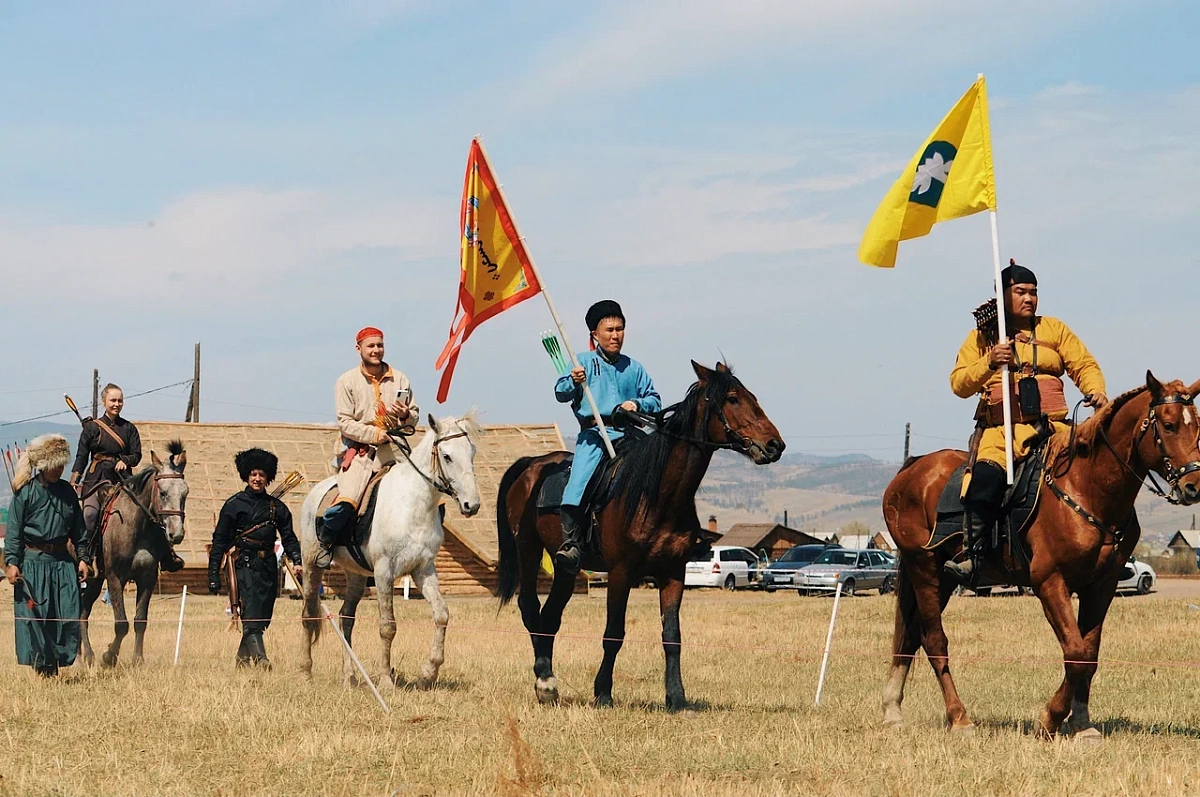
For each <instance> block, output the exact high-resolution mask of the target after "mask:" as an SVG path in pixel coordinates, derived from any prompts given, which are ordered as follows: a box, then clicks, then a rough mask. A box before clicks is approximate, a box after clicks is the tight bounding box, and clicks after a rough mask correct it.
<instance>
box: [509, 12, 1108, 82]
mask: <svg viewBox="0 0 1200 797" xmlns="http://www.w3.org/2000/svg"><path fill="white" fill-rule="evenodd" d="M1113 2H1118V0H1109V2H1103V3H1102V2H1093V3H1088V2H1083V0H1011V1H1010V2H1008V3H1006V4H1005V8H1004V11H1003V13H1000V12H998V11H997V10H996V9H995V8H993V7H991V6H971V5H969V4H968V5H963V4H962V3H961V2H958V0H890V1H889V2H886V3H880V2H878V0H840V2H827V1H826V0H623V1H622V2H614V3H610V4H609V5H608V6H607V8H604V7H602V9H603V10H602V11H601V12H600V13H601V20H602V21H601V22H600V24H599V25H598V26H597V28H596V29H594V30H591V31H587V32H580V31H572V32H571V33H570V34H569V35H568V36H566V37H565V38H564V39H563V40H562V41H560V42H558V43H557V44H555V45H553V46H552V47H551V48H550V49H549V51H548V52H547V54H546V55H545V57H543V58H542V59H540V60H541V62H542V63H544V64H545V66H544V67H543V68H542V69H541V70H540V71H539V72H537V73H536V74H534V75H532V76H531V77H530V78H529V79H528V80H527V81H526V82H525V84H524V85H523V86H521V87H520V88H519V89H518V90H517V91H516V97H517V100H518V101H520V102H523V103H530V104H534V103H539V102H549V101H550V100H553V99H555V98H558V97H560V96H561V95H563V94H568V93H571V94H579V93H586V92H591V91H597V90H622V89H631V88H639V87H642V86H646V85H650V84H653V83H656V82H658V81H660V80H662V79H665V78H670V77H673V76H676V75H679V74H684V73H687V72H689V71H692V70H696V69H700V68H706V67H711V66H713V65H716V64H720V63H723V62H726V61H728V60H731V59H733V58H734V57H736V56H738V55H740V54H743V53H746V52H748V51H753V52H754V53H756V54H757V55H758V56H760V57H761V56H762V55H764V54H767V53H789V54H793V55H797V56H800V57H803V56H804V54H805V52H806V48H820V52H827V50H828V49H829V48H831V47H832V48H834V49H836V50H841V51H845V52H847V53H876V54H878V53H884V52H887V53H892V54H894V55H895V57H897V58H903V59H904V62H905V63H906V64H907V65H909V66H912V65H913V64H914V63H917V62H923V61H928V60H929V59H937V60H936V63H938V64H940V65H941V66H942V67H943V68H944V66H945V64H946V59H947V58H948V57H956V58H959V59H961V60H970V61H971V62H972V63H977V62H978V59H979V58H983V57H985V56H986V55H987V54H988V53H990V52H991V51H992V50H993V49H994V48H996V47H997V46H998V45H999V44H1000V43H1001V42H1002V41H1005V40H1007V38H1008V37H1011V36H1013V35H1018V34H1019V35H1020V36H1021V37H1022V40H1025V41H1027V40H1028V39H1029V38H1030V36H1031V35H1037V36H1042V37H1045V36H1049V35H1051V34H1052V33H1053V32H1054V31H1055V30H1057V29H1058V27H1059V26H1060V25H1078V24H1079V21H1080V19H1081V15H1091V14H1095V13H1100V12H1102V11H1103V6H1105V5H1110V4H1112V3H1113ZM952 42H954V43H957V42H961V43H962V45H961V46H958V45H955V46H953V47H949V48H948V47H947V46H946V45H947V44H948V43H952ZM823 66H824V64H823Z"/></svg>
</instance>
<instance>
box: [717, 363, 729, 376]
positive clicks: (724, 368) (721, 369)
mask: <svg viewBox="0 0 1200 797" xmlns="http://www.w3.org/2000/svg"><path fill="white" fill-rule="evenodd" d="M717 373H718V374H727V373H729V366H728V365H726V364H725V363H723V362H721V361H719V360H718V361H717Z"/></svg>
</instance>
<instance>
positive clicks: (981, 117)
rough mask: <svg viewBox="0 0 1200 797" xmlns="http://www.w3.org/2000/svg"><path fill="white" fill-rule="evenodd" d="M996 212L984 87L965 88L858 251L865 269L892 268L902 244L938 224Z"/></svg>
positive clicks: (978, 83)
mask: <svg viewBox="0 0 1200 797" xmlns="http://www.w3.org/2000/svg"><path fill="white" fill-rule="evenodd" d="M995 209H996V176H995V173H994V170H993V168H992V135H991V131H990V130H989V129H988V111H987V86H986V84H985V83H984V81H983V78H982V77H980V78H979V80H977V81H975V84H974V85H973V86H971V88H970V89H968V90H967V93H966V94H964V95H963V96H962V99H961V100H959V101H958V104H957V105H955V106H954V107H953V108H952V109H951V110H950V113H948V114H946V118H945V119H943V120H942V123H941V124H939V125H938V126H937V129H935V130H934V131H933V134H932V135H930V136H929V138H928V139H926V140H925V143H924V144H922V145H921V148H920V149H919V150H917V154H916V155H915V156H913V159H912V160H911V161H909V164H908V168H906V169H905V170H904V173H903V174H902V175H900V179H899V180H897V181H896V182H895V184H894V185H893V186H892V187H891V190H889V191H888V192H887V196H885V197H884V198H883V202H882V203H880V205H879V207H878V208H876V209H875V215H874V216H872V217H871V223H870V224H868V225H867V231H866V232H865V233H863V239H862V244H860V245H859V247H858V259H859V260H861V261H862V262H863V263H866V264H867V265H868V266H881V267H883V268H891V267H893V266H895V265H896V249H897V247H898V245H899V243H900V242H901V241H907V240H908V239H909V238H920V237H921V236H922V235H928V234H929V230H930V229H932V228H933V225H934V224H937V223H938V222H939V221H948V220H949V219H957V218H960V217H962V216H970V215H971V214H972V213H978V212H979V211H981V210H995Z"/></svg>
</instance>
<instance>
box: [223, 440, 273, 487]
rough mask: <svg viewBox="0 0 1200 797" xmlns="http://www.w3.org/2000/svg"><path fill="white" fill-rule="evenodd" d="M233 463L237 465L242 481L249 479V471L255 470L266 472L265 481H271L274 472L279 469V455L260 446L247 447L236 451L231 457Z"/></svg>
mask: <svg viewBox="0 0 1200 797" xmlns="http://www.w3.org/2000/svg"><path fill="white" fill-rule="evenodd" d="M233 464H234V465H236V466H237V472H238V475H239V476H241V477H242V481H244V482H246V481H250V473H251V472H252V471H256V470H261V471H262V472H263V473H265V474H267V481H268V482H273V481H275V473H276V471H278V470H279V457H277V456H275V455H274V454H272V453H271V452H270V451H264V450H263V449H261V448H247V449H246V450H245V451H239V452H238V454H237V456H235V457H234V458H233Z"/></svg>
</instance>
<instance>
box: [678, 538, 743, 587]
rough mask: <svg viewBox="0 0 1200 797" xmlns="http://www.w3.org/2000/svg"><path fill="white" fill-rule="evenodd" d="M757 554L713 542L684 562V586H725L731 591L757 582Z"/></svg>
mask: <svg viewBox="0 0 1200 797" xmlns="http://www.w3.org/2000/svg"><path fill="white" fill-rule="evenodd" d="M758 574H759V568H758V556H756V555H755V554H754V552H753V551H751V550H750V549H749V548H739V547H737V546H734V545H714V546H712V549H711V551H708V552H705V553H704V554H702V555H700V556H697V557H695V558H693V559H692V560H691V561H689V562H688V563H687V569H686V570H685V571H684V575H683V585H684V586H685V587H724V588H725V589H729V590H733V589H737V588H738V587H748V586H750V585H751V584H757V583H758Z"/></svg>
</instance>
